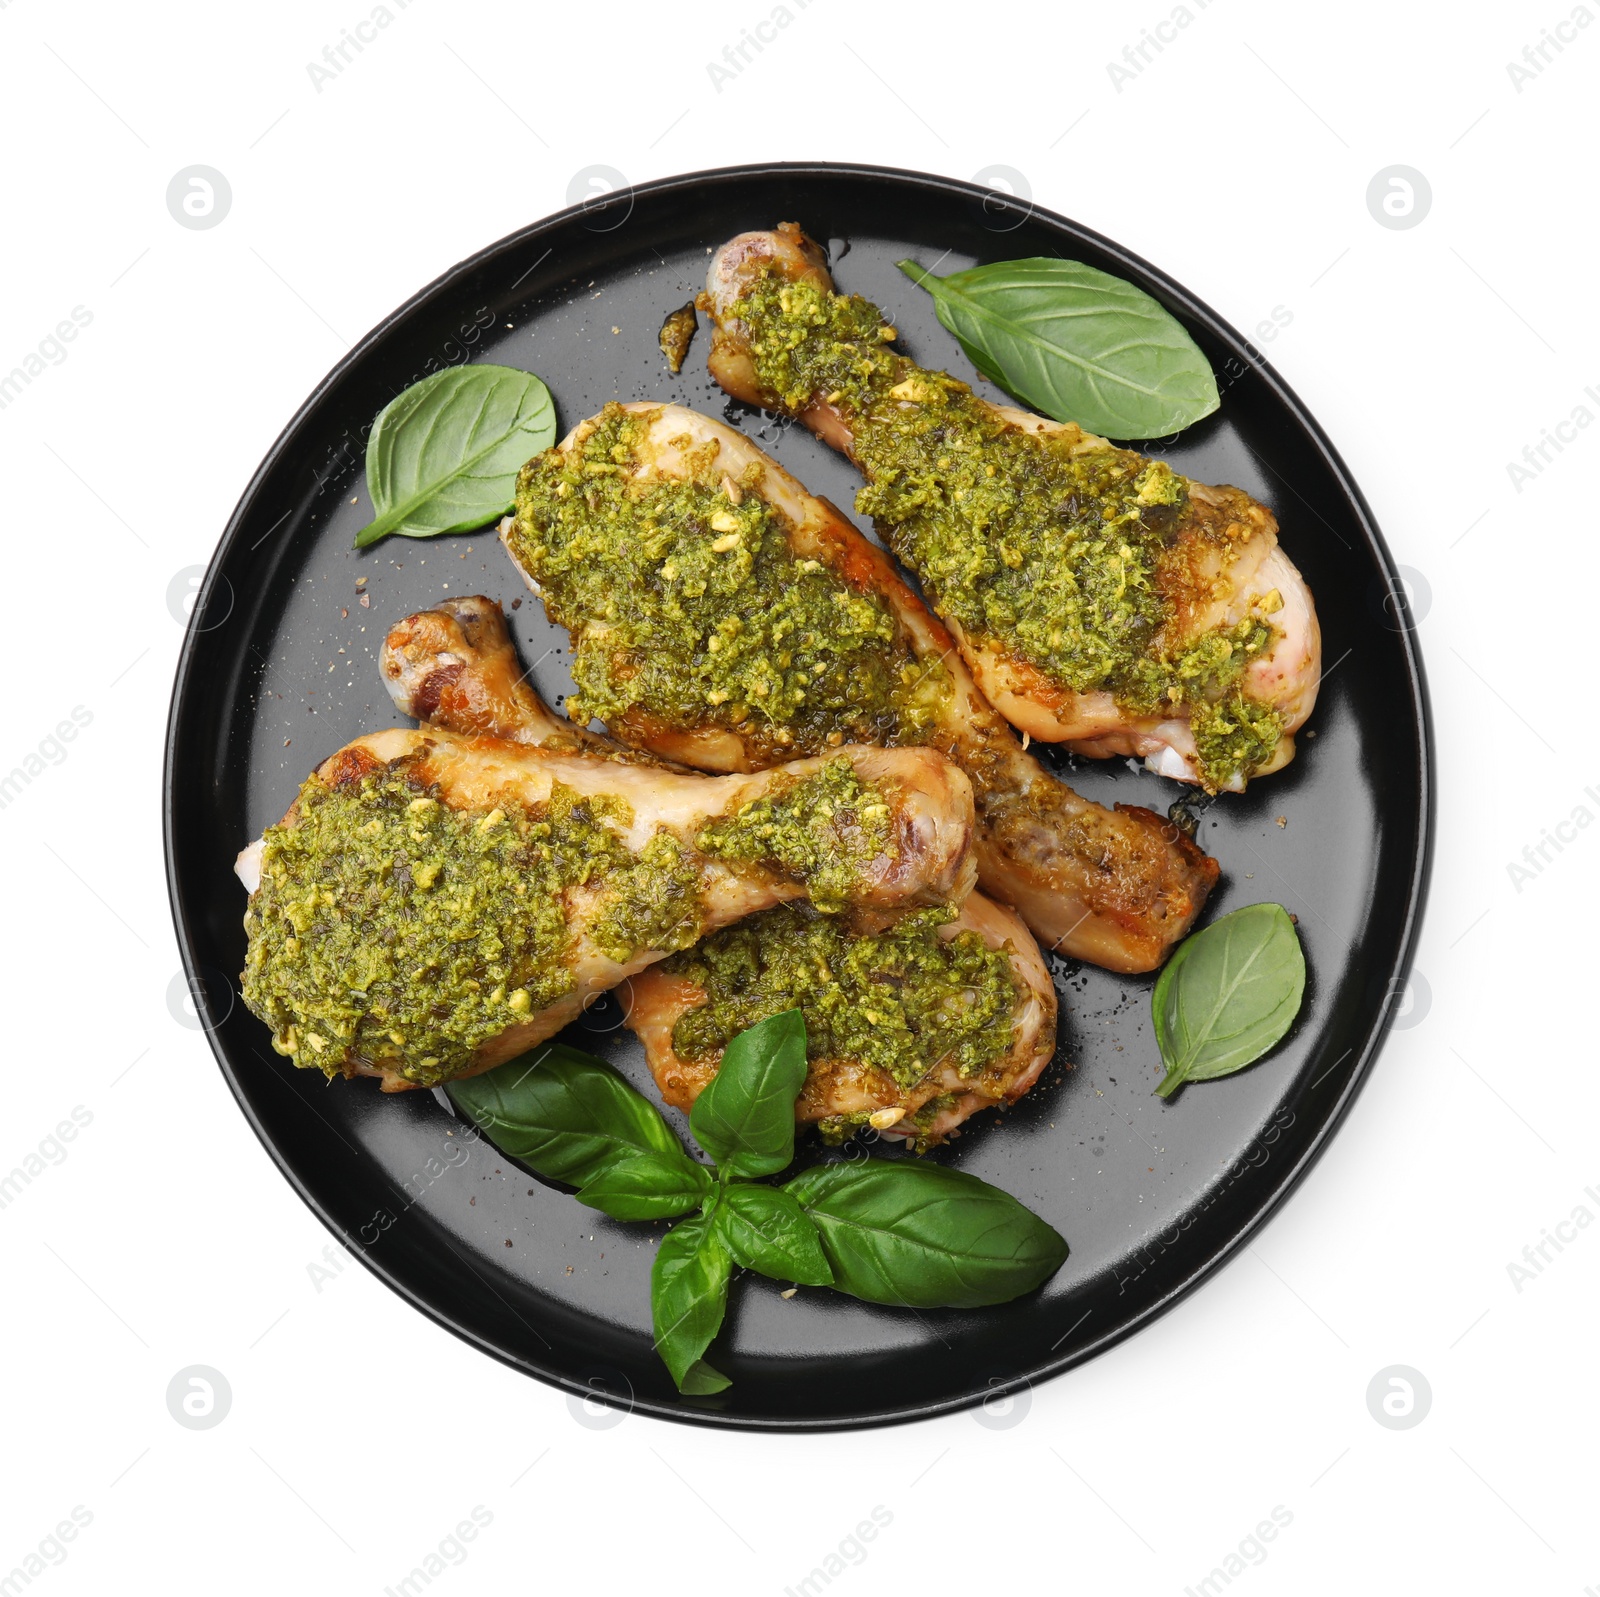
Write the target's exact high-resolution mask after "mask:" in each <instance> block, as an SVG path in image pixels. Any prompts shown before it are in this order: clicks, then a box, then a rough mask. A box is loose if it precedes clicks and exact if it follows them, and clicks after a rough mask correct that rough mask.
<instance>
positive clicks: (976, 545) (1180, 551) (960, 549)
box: [733, 272, 1283, 786]
mask: <svg viewBox="0 0 1600 1597" xmlns="http://www.w3.org/2000/svg"><path fill="white" fill-rule="evenodd" d="M733 311H734V314H735V315H736V316H737V317H738V319H739V321H740V322H741V323H742V324H743V326H744V328H745V329H746V330H747V333H748V336H749V342H750V349H751V354H752V358H753V361H754V365H755V370H756V375H757V378H758V381H759V382H760V384H761V386H762V388H763V389H764V390H765V391H766V392H767V393H768V394H769V395H770V396H771V397H772V400H773V403H774V404H776V405H777V406H779V407H780V408H782V409H784V410H787V411H791V412H794V411H798V410H802V409H804V408H805V407H806V406H807V405H809V404H810V403H812V401H813V400H814V399H816V398H818V397H821V398H823V399H825V400H826V401H827V402H828V403H830V404H831V405H833V406H834V407H835V408H836V409H837V410H839V411H840V412H841V413H842V414H843V415H845V416H847V417H848V419H849V421H850V426H851V434H852V439H853V445H852V454H853V455H854V457H855V459H856V461H857V463H858V464H859V465H860V467H861V469H862V471H863V473H864V474H865V475H866V476H867V478H868V482H867V485H866V486H865V487H863V488H862V489H861V491H860V492H859V494H858V495H857V497H856V508H857V509H858V510H860V511H861V512H862V513H863V514H866V515H870V516H871V517H873V519H874V521H875V522H876V524H877V525H878V527H879V529H880V531H881V532H882V533H883V534H884V536H885V537H886V538H887V539H888V541H889V543H890V545H891V547H892V548H893V549H894V552H895V553H896V554H897V555H898V556H899V557H900V559H901V560H903V561H904V562H905V563H906V564H907V565H908V566H910V567H911V569H912V570H913V571H915V572H916V573H917V575H918V577H919V578H920V579H921V582H922V584H923V587H924V589H925V591H926V592H927V593H928V594H929V596H930V597H931V599H932V600H933V603H934V607H935V608H936V609H937V610H938V611H939V612H940V614H941V615H943V616H945V617H946V618H947V619H949V620H953V621H955V622H956V623H957V624H958V625H959V626H960V627H961V628H962V630H963V631H964V632H965V633H966V634H967V636H968V637H969V638H970V639H971V640H972V641H973V642H974V643H975V644H979V645H984V644H987V645H990V646H993V647H997V648H999V649H1002V650H1004V651H1005V652H1007V653H1009V654H1011V655H1013V656H1014V657H1016V658H1018V659H1021V660H1024V661H1026V662H1027V663H1028V664H1030V665H1032V666H1033V667H1035V668H1036V669H1037V670H1039V671H1040V672H1042V673H1043V674H1044V675H1045V676H1047V677H1049V678H1050V679H1051V680H1053V681H1055V682H1057V683H1059V684H1061V685H1063V686H1064V687H1066V688H1069V689H1071V690H1072V691H1073V692H1074V693H1093V692H1098V691H1106V692H1109V693H1111V694H1112V695H1113V696H1114V697H1115V698H1116V700H1117V702H1118V704H1119V705H1121V706H1122V707H1123V708H1124V709H1126V710H1128V711H1129V712H1131V713H1133V714H1135V715H1140V716H1148V715H1156V714H1162V713H1171V712H1173V711H1176V710H1178V709H1179V708H1180V707H1182V708H1186V709H1187V710H1188V712H1189V715H1190V719H1191V725H1192V727H1193V730H1194V734H1195V741H1196V745H1197V750H1198V757H1199V764H1200V768H1201V773H1202V775H1203V777H1204V779H1205V781H1206V783H1207V785H1209V786H1223V785H1226V784H1227V783H1228V782H1230V781H1231V780H1232V779H1233V778H1234V776H1235V775H1238V774H1242V775H1244V776H1246V777H1248V776H1249V775H1250V774H1251V772H1252V771H1253V770H1255V769H1256V768H1258V767H1259V766H1261V765H1263V764H1265V762H1266V761H1267V759H1268V757H1269V756H1270V755H1271V754H1272V752H1273V749H1274V748H1275V747H1276V745H1277V741H1278V737H1279V735H1280V733H1281V732H1282V729H1283V719H1282V717H1281V715H1280V714H1279V713H1278V712H1277V711H1275V710H1273V709H1272V708H1271V707H1270V706H1268V705H1266V704H1263V703H1259V702H1256V701H1252V700H1249V699H1248V698H1246V697H1245V695H1244V694H1243V691H1242V689H1241V687H1240V682H1241V679H1242V677H1243V673H1244V671H1245V669H1246V667H1247V666H1248V665H1249V663H1250V662H1251V661H1252V660H1254V659H1255V658H1257V657H1258V656H1259V655H1261V654H1262V653H1264V652H1265V651H1267V650H1268V649H1270V648H1271V646H1272V643H1273V641H1274V639H1275V638H1276V636H1277V633H1276V631H1275V629H1274V628H1273V627H1272V626H1271V624H1270V623H1269V622H1267V621H1266V620H1265V619H1264V615H1265V613H1266V604H1263V605H1262V607H1261V616H1260V617H1256V616H1253V617H1252V618H1250V619H1248V620H1247V621H1245V622H1242V623H1240V624H1239V625H1238V626H1230V627H1226V628H1217V629H1215V630H1213V631H1209V632H1206V633H1203V634H1201V635H1200V636H1198V637H1191V638H1187V639H1185V640H1184V641H1182V642H1181V643H1174V642H1173V641H1172V638H1173V636H1174V633H1175V632H1181V630H1182V628H1181V626H1179V627H1177V628H1174V627H1173V623H1174V621H1175V619H1177V618H1179V617H1181V614H1182V612H1183V610H1184V608H1185V607H1186V606H1187V605H1188V604H1189V603H1191V602H1192V601H1193V598H1194V596H1195V595H1196V594H1198V593H1201V592H1203V591H1209V590H1210V589H1211V588H1212V586H1213V585H1214V584H1215V582H1216V581H1217V580H1218V579H1219V578H1220V577H1221V576H1222V574H1223V573H1224V572H1225V571H1226V568H1227V566H1228V565H1229V564H1231V562H1232V560H1233V559H1234V558H1235V556H1236V554H1237V552H1238V549H1239V548H1240V547H1241V546H1242V544H1243V542H1244V541H1245V540H1246V538H1247V537H1248V535H1249V532H1250V528H1249V526H1248V524H1247V523H1246V522H1245V521H1243V520H1241V519H1240V518H1239V517H1238V516H1237V515H1235V514H1234V513H1233V512H1234V510H1235V509H1237V507H1238V504H1239V502H1240V501H1242V500H1243V498H1244V496H1242V495H1239V494H1238V492H1237V490H1217V492H1216V494H1215V495H1214V496H1211V497H1215V498H1216V499H1217V501H1218V502H1217V503H1215V504H1213V503H1210V502H1209V500H1208V502H1206V503H1202V502H1200V501H1199V500H1198V499H1195V498H1193V497H1191V495H1190V494H1189V492H1188V488H1187V485H1186V483H1185V480H1184V479H1183V478H1182V477H1180V476H1178V475H1177V474H1176V473H1175V472H1173V471H1172V470H1171V469H1170V468H1169V467H1168V466H1166V465H1165V464H1163V463H1162V462H1160V461H1155V460H1149V459H1147V458H1145V457H1144V456H1142V455H1139V454H1137V453H1136V452H1134V451H1133V450H1128V449H1117V448H1114V447H1111V446H1109V445H1104V444H1099V443H1093V444H1085V443H1084V442H1082V441H1081V440H1079V441H1077V442H1073V441H1072V435H1070V434H1068V435H1062V434H1059V433H1056V434H1051V433H1043V434H1034V433H1029V432H1025V431H1023V430H1022V429H1020V428H1018V427H1015V426H1012V425H1009V424H1008V423H1006V422H1005V421H1004V420H1003V419H1002V418H1001V417H1000V416H998V415H997V414H996V413H995V412H994V411H993V409H991V408H990V407H989V406H988V405H986V404H985V403H983V402H982V401H981V400H980V399H979V398H978V397H977V396H976V395H975V394H974V393H973V392H972V390H971V389H970V388H969V387H968V386H967V385H966V384H965V383H963V382H960V381H958V380H957V379H956V378H954V377H951V376H950V375H949V374H948V373H945V372H937V371H929V370H926V369H924V368H922V367H919V366H916V365H914V364H913V363H912V362H911V361H909V360H907V359H906V358H905V357H904V356H902V355H898V354H896V353H895V352H894V351H893V350H892V349H890V348H889V347H888V344H889V342H890V340H892V339H893V337H894V329H893V328H892V327H889V326H888V325H887V324H886V323H885V322H884V319H883V317H882V315H881V313H880V312H879V311H878V309H877V307H876V306H873V305H871V304H869V303H868V302H867V301H866V300H864V299H861V298H860V297H859V296H856V295H840V294H832V293H828V292H826V291H825V290H822V289H819V288H818V287H816V285H814V284H810V283H790V282H786V281H783V280H782V279H780V278H778V277H777V276H775V275H773V274H771V273H770V272H769V273H768V274H766V275H764V276H762V277H760V278H758V279H756V280H755V281H754V282H753V283H752V285H751V286H750V288H749V289H748V290H747V292H746V294H745V296H744V297H743V298H742V299H740V300H739V302H738V303H737V304H736V305H735V306H734V307H733ZM1235 496H1236V497H1235ZM1180 530H1181V532H1182V533H1183V537H1182V539H1181V540H1180V539H1179V537H1178V534H1179V532H1180ZM1270 597H1271V596H1267V603H1270Z"/></svg>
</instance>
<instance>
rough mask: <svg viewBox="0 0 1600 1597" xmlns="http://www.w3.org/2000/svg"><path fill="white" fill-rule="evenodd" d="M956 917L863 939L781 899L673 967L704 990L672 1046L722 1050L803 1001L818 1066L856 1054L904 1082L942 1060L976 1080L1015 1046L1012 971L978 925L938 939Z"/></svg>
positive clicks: (914, 919) (679, 957)
mask: <svg viewBox="0 0 1600 1597" xmlns="http://www.w3.org/2000/svg"><path fill="white" fill-rule="evenodd" d="M955 914H956V912H955V911H954V910H953V909H925V910H917V911H914V912H913V913H912V914H909V915H906V916H904V917H903V918H902V919H900V920H899V921H897V922H896V923H895V924H894V925H892V926H891V927H889V928H888V929H887V930H886V931H883V932H880V933H878V934H876V935H864V934H858V933H856V932H853V931H851V930H850V929H849V928H848V927H847V926H845V925H843V924H841V923H840V922H839V921H838V920H837V919H830V918H829V917H826V916H823V915H819V914H818V913H817V912H816V911H815V910H814V909H812V908H811V907H810V906H808V905H804V904H786V905H782V906H780V907H779V908H777V909H771V910H767V911H765V912H764V913H763V914H760V915H755V916H752V917H751V918H750V919H749V920H747V921H741V922H740V923H739V924H738V925H737V926H731V927H728V928H727V929H726V930H724V931H719V932H713V933H712V934H711V935H710V936H709V937H705V938H702V939H701V941H700V942H698V943H697V944H695V946H694V947H693V948H691V949H688V950H686V951H685V952H683V953H680V954H674V955H673V956H672V958H671V959H670V960H669V961H668V963H667V967H666V968H667V969H668V970H671V971H674V972H677V973H679V974H681V975H683V976H686V977H688V978H689V979H691V980H693V981H694V982H696V983H697V984H698V985H700V986H701V987H703V988H704V989H705V993H706V1001H705V1003H703V1004H701V1005H700V1006H698V1007H697V1008H695V1009H691V1010H689V1011H687V1012H686V1013H685V1014H684V1015H682V1016H681V1017H680V1018H679V1020H678V1022H677V1024H676V1026H674V1028H673V1033H672V1045H673V1048H674V1050H675V1051H676V1052H677V1053H678V1055H679V1056H680V1057H681V1058H684V1059H688V1060H703V1059H708V1058H716V1057H719V1056H720V1055H721V1053H722V1050H723V1049H724V1048H725V1047H726V1046H727V1044H728V1043H729V1042H730V1041H731V1040H732V1039H733V1038H734V1037H735V1036H736V1035H737V1034H738V1033H739V1032H741V1031H743V1030H744V1029H745V1028H746V1027H747V1026H753V1025H754V1024H755V1023H756V1022H757V1021H759V1020H764V1019H765V1018H766V1017H767V1016H768V1015H774V1014H777V1013H778V1012H779V1011H780V1010H783V1009H790V1008H794V1007H795V1006H797V1005H798V1006H799V1008H800V1009H801V1010H802V1011H803V1012H804V1014H805V1020H806V1048H807V1056H808V1057H809V1058H810V1059H812V1060H814V1061H815V1060H823V1059H849V1060H859V1061H860V1062H862V1063H864V1064H867V1065H871V1066H874V1067H876V1068H878V1069H880V1070H883V1071H885V1072H887V1073H888V1074H889V1075H890V1076H892V1077H893V1078H894V1080H895V1083H896V1084H897V1085H898V1086H899V1087H900V1088H902V1089H910V1088H911V1087H914V1086H915V1085H916V1084H917V1083H918V1082H919V1081H921V1080H922V1079H923V1077H925V1076H926V1075H927V1074H928V1073H929V1071H931V1070H933V1069H935V1068H937V1067H938V1066H940V1065H942V1064H945V1063H954V1064H955V1066H956V1068H957V1069H958V1070H959V1071H960V1073H961V1074H962V1075H963V1076H974V1075H977V1074H979V1073H980V1072H981V1071H982V1070H983V1069H984V1068H985V1067H986V1066H988V1065H991V1064H993V1063H994V1062H995V1061H996V1060H998V1059H1001V1058H1003V1057H1004V1056H1005V1055H1006V1053H1007V1052H1008V1051H1009V1050H1010V1048H1011V1043H1012V1017H1013V1015H1014V1013H1015V1010H1016V1004H1017V978H1016V974H1015V972H1014V971H1013V969H1012V965H1011V960H1010V957H1009V955H1008V954H1007V952H1006V950H1004V949H991V948H989V947H988V945H987V944H986V943H985V942H984V940H983V939H982V938H981V937H980V936H978V934H977V933H976V932H958V933H957V934H956V935H955V936H954V937H952V938H949V939H945V938H942V937H940V936H939V928H940V927H941V926H943V925H945V924H946V923H947V922H949V921H951V920H953V919H954V918H955ZM835 1118H845V1117H835Z"/></svg>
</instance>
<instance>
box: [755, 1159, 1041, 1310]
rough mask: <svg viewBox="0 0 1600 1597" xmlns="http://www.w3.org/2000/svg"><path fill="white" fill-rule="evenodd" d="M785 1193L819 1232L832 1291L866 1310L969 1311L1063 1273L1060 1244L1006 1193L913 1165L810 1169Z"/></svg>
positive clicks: (874, 1162) (876, 1162) (959, 1174)
mask: <svg viewBox="0 0 1600 1597" xmlns="http://www.w3.org/2000/svg"><path fill="white" fill-rule="evenodd" d="M782 1190H783V1191H785V1192H787V1193H789V1195H790V1196H791V1197H793V1198H795V1199H796V1200H797V1201H798V1202H799V1204H800V1206H801V1208H802V1209H804V1210H805V1212H806V1213H807V1214H808V1215H809V1216H810V1217H811V1219H812V1221H813V1223H814V1224H815V1225H816V1227H817V1229H818V1230H819V1231H820V1232H821V1233H822V1247H823V1251H824V1252H825V1253H826V1254H827V1256H828V1262H829V1263H830V1264H831V1265H832V1266H833V1284H834V1286H835V1287H836V1288H838V1290H839V1291H841V1292H848V1293H849V1294H850V1295H851V1296H852V1297H857V1298H863V1299H865V1300H866V1301H867V1302H868V1303H889V1304H895V1305H898V1306H900V1307H904V1308H915V1309H933V1308H953V1309H975V1308H981V1307H982V1306H984V1305H985V1304H989V1303H1005V1302H1007V1301H1008V1300H1009V1299H1011V1298H1014V1297H1019V1296H1021V1294H1022V1293H1024V1292H1030V1291H1032V1290H1033V1288H1034V1287H1036V1286H1038V1285H1039V1284H1040V1283H1041V1282H1043V1281H1046V1280H1048V1279H1049V1278H1050V1277H1051V1276H1052V1275H1054V1274H1055V1272H1056V1271H1057V1270H1058V1269H1060V1267H1061V1263H1062V1260H1064V1259H1065V1258H1066V1256H1067V1245H1066V1243H1065V1242H1064V1241H1062V1239H1061V1237H1060V1236H1059V1235H1058V1234H1057V1233H1056V1232H1055V1230H1054V1229H1052V1228H1051V1227H1050V1226H1048V1225H1046V1224H1045V1222H1044V1221H1043V1220H1041V1219H1040V1218H1039V1217H1038V1215H1036V1214H1033V1213H1031V1212H1030V1211H1029V1210H1027V1209H1025V1208H1024V1207H1023V1206H1022V1205H1021V1204H1020V1203H1018V1202H1017V1200H1016V1199H1015V1198H1013V1197H1012V1196H1011V1194H1010V1193H1008V1192H1002V1191H1001V1190H1000V1189H999V1188H998V1187H991V1186H990V1185H989V1184H988V1182H986V1181H980V1180H979V1179H978V1178H977V1177H976V1176H969V1175H967V1174H965V1173H964V1172H963V1171H960V1170H949V1169H946V1168H945V1167H944V1166H942V1165H931V1164H923V1163H921V1162H919V1161H918V1162H914V1161H911V1160H896V1161H890V1160H887V1159H868V1160H866V1161H865V1162H864V1163H860V1164H856V1163H852V1162H848V1161H846V1162H842V1163H838V1164H824V1165H815V1166H813V1167H812V1168H811V1169H810V1170H805V1171H802V1172H801V1173H800V1174H799V1175H798V1176H796V1177H795V1178H794V1180H793V1181H790V1182H787V1183H785V1185H784V1187H783V1188H782Z"/></svg>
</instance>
